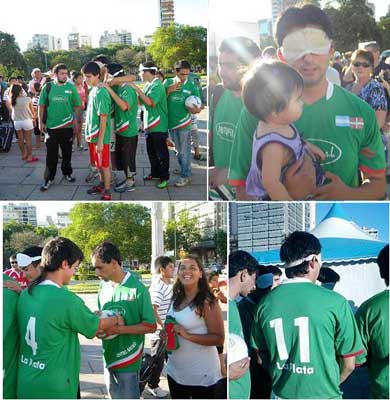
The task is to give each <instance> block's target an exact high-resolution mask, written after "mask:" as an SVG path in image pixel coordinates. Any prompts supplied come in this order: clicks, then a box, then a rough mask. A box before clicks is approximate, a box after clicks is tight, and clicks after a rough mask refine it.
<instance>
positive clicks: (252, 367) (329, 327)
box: [228, 231, 389, 399]
mask: <svg viewBox="0 0 390 400" xmlns="http://www.w3.org/2000/svg"><path fill="white" fill-rule="evenodd" d="M280 259H281V261H282V262H283V263H284V265H283V266H282V269H283V270H284V274H283V275H284V277H283V278H282V270H281V269H280V268H277V267H274V266H273V267H269V266H261V265H259V263H258V261H257V260H256V259H255V258H254V257H253V256H252V255H250V254H249V253H247V252H245V251H242V250H238V251H235V252H232V253H231V254H230V256H229V338H230V340H229V347H228V363H229V398H231V399H249V398H252V399H270V398H283V399H308V398H311V399H312V398H318V399H320V398H321V399H331V398H341V397H342V395H343V391H342V388H341V387H340V385H341V384H342V383H343V382H345V381H346V380H347V378H348V377H349V376H350V375H351V374H352V373H353V371H354V370H355V369H358V368H363V367H366V368H367V370H368V386H369V395H368V396H369V397H368V398H372V399H387V398H389V290H388V285H389V245H387V246H385V247H384V248H383V249H382V250H381V251H380V252H379V254H378V257H377V264H378V267H379V271H380V277H381V278H382V279H383V280H384V282H385V285H386V286H387V288H386V289H385V290H384V291H382V292H380V293H377V294H375V295H374V296H373V297H371V298H369V299H367V300H366V301H365V302H363V303H362V304H361V305H360V307H359V308H358V310H357V311H356V313H355V314H354V313H353V310H352V307H351V305H350V303H349V302H348V301H347V299H345V298H344V297H343V296H342V295H340V294H339V293H336V292H335V291H333V290H329V289H330V287H329V286H328V287H323V286H325V285H326V283H329V281H331V280H334V275H336V276H337V278H338V279H340V276H338V274H336V273H335V272H334V271H333V270H331V269H329V268H324V267H322V259H321V243H320V241H319V240H318V238H317V237H315V236H314V235H312V234H310V233H308V232H300V231H295V232H293V233H291V234H290V235H289V236H288V237H287V238H286V239H285V241H284V242H283V243H282V246H281V248H280ZM321 267H322V268H321ZM325 270H329V273H326V272H325ZM356 290H359V289H358V288H356ZM362 376H365V375H359V377H360V378H359V379H363V378H361V377H362ZM364 379H366V378H364ZM366 384H367V382H364V381H362V380H361V381H360V386H365V385H366ZM355 386H356V387H355V391H356V390H357V389H358V386H359V385H358V384H356V385H355ZM360 389H361V388H360ZM349 395H351V394H349ZM353 396H357V397H356V398H358V397H359V398H363V397H362V396H363V395H362V392H360V395H359V394H358V392H356V393H354V394H353ZM347 398H353V397H348V396H347Z"/></svg>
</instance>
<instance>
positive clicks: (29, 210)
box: [3, 203, 37, 226]
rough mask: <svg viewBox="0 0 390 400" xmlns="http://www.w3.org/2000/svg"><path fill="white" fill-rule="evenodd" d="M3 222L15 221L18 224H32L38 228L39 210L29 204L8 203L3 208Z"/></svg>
mask: <svg viewBox="0 0 390 400" xmlns="http://www.w3.org/2000/svg"><path fill="white" fill-rule="evenodd" d="M3 221H4V223H5V224H6V223H7V222H11V221H15V222H17V223H18V224H31V225H33V226H37V209H36V207H35V206H33V205H31V204H27V203H19V204H15V203H8V204H6V205H5V206H4V207H3Z"/></svg>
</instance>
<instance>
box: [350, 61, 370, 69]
mask: <svg viewBox="0 0 390 400" xmlns="http://www.w3.org/2000/svg"><path fill="white" fill-rule="evenodd" d="M352 65H353V66H354V67H363V68H369V67H371V64H369V63H365V62H360V61H356V62H354V63H352Z"/></svg>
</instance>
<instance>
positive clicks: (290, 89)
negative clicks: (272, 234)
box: [242, 61, 325, 201]
mask: <svg viewBox="0 0 390 400" xmlns="http://www.w3.org/2000/svg"><path fill="white" fill-rule="evenodd" d="M303 85H304V84H303V79H302V77H301V75H300V74H299V73H298V72H297V71H295V70H294V69H293V68H291V67H290V66H288V65H287V64H283V63H281V62H272V61H270V62H264V61H262V62H259V63H257V64H255V65H254V66H253V67H252V68H251V70H249V71H248V73H247V74H246V75H245V77H244V80H243V89H242V97H243V101H244V103H245V106H246V107H247V109H248V111H249V112H250V113H251V114H253V115H254V116H256V117H257V118H258V119H259V120H260V122H259V124H258V126H257V129H256V131H255V133H254V138H253V153H252V163H251V168H250V170H249V173H248V176H247V179H246V191H247V193H248V194H249V195H251V196H254V197H255V198H256V199H258V200H282V201H286V200H304V199H307V198H310V197H311V196H312V195H313V194H314V191H315V188H316V187H317V186H320V185H322V184H323V183H324V180H325V174H324V171H323V170H322V168H321V166H320V165H319V163H318V161H317V160H316V157H318V158H320V159H322V160H323V159H324V158H325V154H324V153H323V152H322V151H321V150H320V149H319V148H318V147H316V146H314V145H312V144H310V143H307V142H305V141H304V140H303V139H302V138H301V137H300V135H299V132H298V131H297V129H296V128H295V127H294V126H293V125H292V123H293V122H294V121H296V120H298V119H299V117H300V116H301V114H302V108H303V102H302V100H301V96H302V91H303ZM306 157H309V158H310V159H311V160H310V161H311V163H312V168H311V170H310V173H309V174H310V177H311V179H312V183H313V184H312V189H311V191H310V192H309V193H303V192H301V191H300V190H299V188H296V190H295V189H294V193H289V192H288V191H287V189H286V187H285V185H284V184H283V179H284V175H285V173H286V171H287V169H288V168H289V167H290V166H291V165H292V164H294V163H295V162H296V161H297V160H303V159H304V158H306Z"/></svg>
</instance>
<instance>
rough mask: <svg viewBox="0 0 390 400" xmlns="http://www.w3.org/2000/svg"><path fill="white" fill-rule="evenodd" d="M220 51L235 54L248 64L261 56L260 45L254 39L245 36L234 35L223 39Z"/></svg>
mask: <svg viewBox="0 0 390 400" xmlns="http://www.w3.org/2000/svg"><path fill="white" fill-rule="evenodd" d="M219 52H220V53H230V54H234V55H236V57H237V58H238V59H239V60H240V62H242V63H243V64H246V65H249V64H251V63H252V62H253V61H254V60H255V59H256V58H260V57H261V51H260V48H259V46H258V45H257V44H256V43H255V42H254V41H253V40H252V39H249V38H247V37H244V36H234V37H230V38H226V39H224V40H222V42H221V44H220V45H219Z"/></svg>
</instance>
